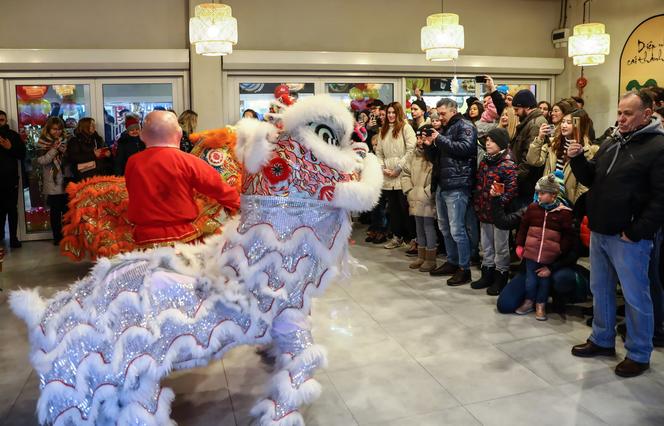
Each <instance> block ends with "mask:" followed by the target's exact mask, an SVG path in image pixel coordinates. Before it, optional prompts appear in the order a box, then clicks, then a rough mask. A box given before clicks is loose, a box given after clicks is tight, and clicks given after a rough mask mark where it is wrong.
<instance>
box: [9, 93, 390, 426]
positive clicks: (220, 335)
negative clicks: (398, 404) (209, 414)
mask: <svg viewBox="0 0 664 426" xmlns="http://www.w3.org/2000/svg"><path fill="white" fill-rule="evenodd" d="M281 121H282V123H283V131H282V132H279V133H278V132H277V129H276V127H274V126H273V125H271V124H268V123H263V122H258V121H256V120H251V119H245V120H242V121H240V122H239V123H238V126H237V133H238V140H237V147H236V155H237V158H238V159H239V160H240V161H241V162H242V163H243V164H244V173H245V175H244V177H243V183H242V200H241V208H240V214H239V215H238V217H236V218H234V219H232V220H231V221H230V222H228V223H227V224H226V225H225V226H224V230H223V233H222V234H221V235H218V236H213V237H209V238H208V239H206V240H205V242H204V243H203V244H197V245H177V246H175V247H164V248H158V249H154V250H150V251H147V252H132V253H127V254H122V255H119V256H116V257H115V258H112V259H107V258H104V259H101V260H100V261H99V262H98V264H97V265H96V266H95V267H94V269H93V270H92V272H91V273H90V274H89V275H88V276H87V277H85V278H84V279H83V280H81V281H79V282H78V283H75V284H74V285H73V286H71V287H70V288H69V289H68V290H67V291H63V292H60V293H58V294H57V295H56V296H55V297H54V298H53V299H51V300H48V301H46V300H43V299H41V298H40V297H39V295H38V293H37V291H35V290H21V291H18V292H14V293H12V295H11V299H10V303H11V307H12V309H13V311H14V312H15V313H16V314H17V315H18V316H19V317H21V318H23V319H24V320H25V321H26V323H27V324H28V327H29V332H30V340H31V344H32V352H31V356H30V359H31V361H32V364H33V366H34V368H35V370H36V371H37V372H38V374H39V376H40V379H41V384H42V386H41V396H40V398H39V402H38V407H37V412H38V417H39V421H40V422H41V423H42V424H54V425H73V424H77V425H80V424H84V425H105V424H109V425H110V424H121V425H125V424H139V425H164V424H172V421H171V420H170V418H169V414H170V402H171V400H172V399H173V397H174V394H173V392H172V391H171V390H170V389H162V388H161V387H160V384H159V383H160V380H161V379H162V378H163V377H165V376H166V375H167V374H168V373H169V372H170V371H171V370H173V369H175V370H179V369H185V368H191V367H194V366H199V365H205V364H207V363H208V362H210V361H211V360H214V359H219V358H221V357H222V356H223V355H224V353H226V352H227V351H228V350H229V349H231V348H233V347H235V346H238V345H242V344H250V345H257V344H259V345H263V344H268V343H271V344H272V346H273V350H275V351H276V352H277V354H278V356H277V362H276V367H275V374H274V375H273V377H272V379H271V381H270V383H269V385H268V386H267V388H266V392H265V396H264V398H263V399H262V400H261V401H259V402H258V403H257V404H256V405H255V407H254V408H253V409H252V414H253V415H254V416H255V417H256V418H257V421H258V423H259V424H260V425H302V424H304V422H303V419H302V416H301V414H300V413H299V411H298V408H299V407H300V406H301V405H303V404H307V403H310V402H311V401H313V400H314V399H316V398H317V397H318V396H319V394H320V385H319V384H318V382H316V380H315V379H314V378H313V375H314V372H315V370H316V369H317V368H319V367H321V366H323V365H324V364H325V351H324V349H323V348H322V347H320V346H318V345H316V344H315V343H314V341H313V338H312V335H311V332H310V325H309V319H308V316H309V312H310V308H311V300H312V297H314V296H318V295H321V294H322V293H323V291H324V290H325V289H326V288H327V287H328V286H329V285H330V284H331V283H332V282H333V281H334V280H335V279H337V278H339V277H340V276H345V275H347V274H348V273H349V272H350V269H351V266H352V264H353V259H352V258H351V257H350V254H349V253H348V239H349V237H350V234H351V222H350V214H349V211H351V210H353V211H361V210H368V209H370V208H371V207H372V206H373V205H374V204H375V203H376V202H377V200H378V197H379V195H380V188H381V186H382V173H381V169H380V166H379V164H378V161H377V160H376V158H375V157H374V156H373V155H372V154H369V153H367V146H366V145H365V144H364V143H356V144H354V143H352V142H351V140H350V136H351V133H352V131H353V119H352V116H351V115H350V113H349V112H348V111H347V110H346V109H345V108H344V107H343V105H341V104H340V103H338V102H336V101H334V100H332V99H331V98H328V97H320V96H315V97H311V98H307V99H304V100H301V101H300V102H299V103H297V104H295V105H293V106H291V107H289V108H288V109H286V111H285V112H284V113H283V114H282V116H281Z"/></svg>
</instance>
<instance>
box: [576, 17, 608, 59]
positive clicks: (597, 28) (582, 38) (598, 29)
mask: <svg viewBox="0 0 664 426" xmlns="http://www.w3.org/2000/svg"><path fill="white" fill-rule="evenodd" d="M610 46H611V37H610V36H609V35H608V34H605V33H604V24H598V23H589V24H581V25H576V26H575V27H574V35H573V36H571V37H570V38H569V48H568V56H570V57H571V58H573V59H574V65H579V66H586V67H587V66H591V65H599V64H603V63H604V56H605V55H608V54H609V50H610Z"/></svg>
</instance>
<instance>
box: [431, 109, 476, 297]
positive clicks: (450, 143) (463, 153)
mask: <svg viewBox="0 0 664 426" xmlns="http://www.w3.org/2000/svg"><path fill="white" fill-rule="evenodd" d="M436 109H437V111H438V116H439V119H440V121H441V122H442V124H443V126H442V128H441V130H440V133H439V132H438V131H436V130H434V131H433V134H432V135H431V136H426V137H425V140H424V145H425V147H424V155H425V156H426V158H427V159H428V160H429V161H431V162H432V163H433V164H434V166H433V172H432V177H431V193H432V194H436V209H437V212H438V226H439V227H440V231H441V232H442V234H443V239H444V241H445V249H446V250H447V261H446V262H445V263H444V264H443V265H442V266H440V267H439V268H436V269H434V270H433V271H431V272H430V274H431V275H433V276H442V275H452V278H450V279H449V280H447V285H450V286H458V285H462V284H466V283H469V282H470V241H469V238H468V232H467V231H466V210H467V209H469V208H472V207H471V206H470V205H469V204H470V199H471V190H472V187H473V180H474V178H475V169H476V166H477V147H476V144H475V141H476V140H477V130H476V129H475V127H474V126H473V125H472V123H470V122H469V121H467V120H465V119H464V118H463V116H462V115H461V114H460V113H459V112H458V111H457V103H456V102H455V101H454V100H453V99H449V98H443V99H441V100H440V101H438V103H437V104H436Z"/></svg>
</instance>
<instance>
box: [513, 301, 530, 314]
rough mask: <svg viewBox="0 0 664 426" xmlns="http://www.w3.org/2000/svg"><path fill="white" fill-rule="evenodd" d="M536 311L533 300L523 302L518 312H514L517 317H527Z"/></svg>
mask: <svg viewBox="0 0 664 426" xmlns="http://www.w3.org/2000/svg"><path fill="white" fill-rule="evenodd" d="M534 310H535V304H534V303H533V301H532V300H529V299H526V300H524V301H523V303H522V304H521V306H519V307H518V308H516V311H514V313H515V314H517V315H526V314H529V313H531V312H532V311H534Z"/></svg>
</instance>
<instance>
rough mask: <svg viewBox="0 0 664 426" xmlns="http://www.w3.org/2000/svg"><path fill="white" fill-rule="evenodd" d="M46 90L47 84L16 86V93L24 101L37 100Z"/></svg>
mask: <svg viewBox="0 0 664 426" xmlns="http://www.w3.org/2000/svg"><path fill="white" fill-rule="evenodd" d="M46 92H48V86H16V95H17V96H18V97H19V98H20V99H21V100H24V101H38V100H40V99H41V98H43V97H44V95H45V94H46Z"/></svg>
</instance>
